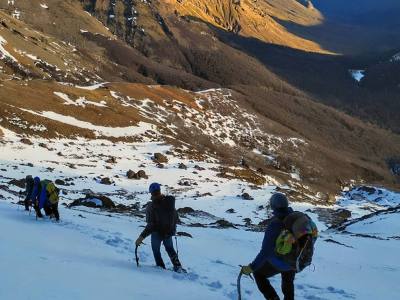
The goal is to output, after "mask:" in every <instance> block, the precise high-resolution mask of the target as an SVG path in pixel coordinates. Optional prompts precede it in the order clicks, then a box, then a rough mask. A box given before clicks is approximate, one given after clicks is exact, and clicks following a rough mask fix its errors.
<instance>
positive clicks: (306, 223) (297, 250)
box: [275, 212, 318, 272]
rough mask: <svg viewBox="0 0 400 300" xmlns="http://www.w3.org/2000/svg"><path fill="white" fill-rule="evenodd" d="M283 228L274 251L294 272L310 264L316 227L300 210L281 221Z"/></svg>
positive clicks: (316, 231)
mask: <svg viewBox="0 0 400 300" xmlns="http://www.w3.org/2000/svg"><path fill="white" fill-rule="evenodd" d="M282 222H283V228H284V229H283V230H282V231H281V233H280V234H279V236H278V238H277V239H276V242H275V253H276V255H277V256H278V257H280V258H282V260H283V261H285V262H286V263H287V264H289V265H290V266H291V267H292V269H293V270H296V272H301V271H302V270H304V269H305V268H306V267H308V266H309V265H311V262H312V257H313V255H314V244H315V242H316V240H317V238H318V228H317V226H316V225H315V223H314V222H313V221H312V220H311V218H310V217H309V216H308V215H306V214H305V213H302V212H293V213H291V214H290V215H288V216H287V217H286V218H285V219H284V220H283V221H282Z"/></svg>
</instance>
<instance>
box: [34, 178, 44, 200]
mask: <svg viewBox="0 0 400 300" xmlns="http://www.w3.org/2000/svg"><path fill="white" fill-rule="evenodd" d="M41 190H42V187H41V184H40V178H39V177H35V178H34V179H33V191H32V194H31V200H32V201H33V202H35V201H36V200H39V196H40V193H41Z"/></svg>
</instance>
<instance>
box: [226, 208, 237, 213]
mask: <svg viewBox="0 0 400 300" xmlns="http://www.w3.org/2000/svg"><path fill="white" fill-rule="evenodd" d="M226 213H227V214H234V213H236V211H235V210H234V209H233V208H230V209H228V210H227V211H226Z"/></svg>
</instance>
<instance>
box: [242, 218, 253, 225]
mask: <svg viewBox="0 0 400 300" xmlns="http://www.w3.org/2000/svg"><path fill="white" fill-rule="evenodd" d="M243 222H244V224H245V225H246V226H250V225H251V224H252V221H251V219H250V218H244V219H243Z"/></svg>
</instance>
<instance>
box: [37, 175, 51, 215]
mask: <svg viewBox="0 0 400 300" xmlns="http://www.w3.org/2000/svg"><path fill="white" fill-rule="evenodd" d="M41 185H42V190H41V191H40V195H39V209H42V208H43V207H45V206H46V205H47V204H48V201H49V197H48V196H47V190H46V186H47V182H46V181H42V183H41Z"/></svg>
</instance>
